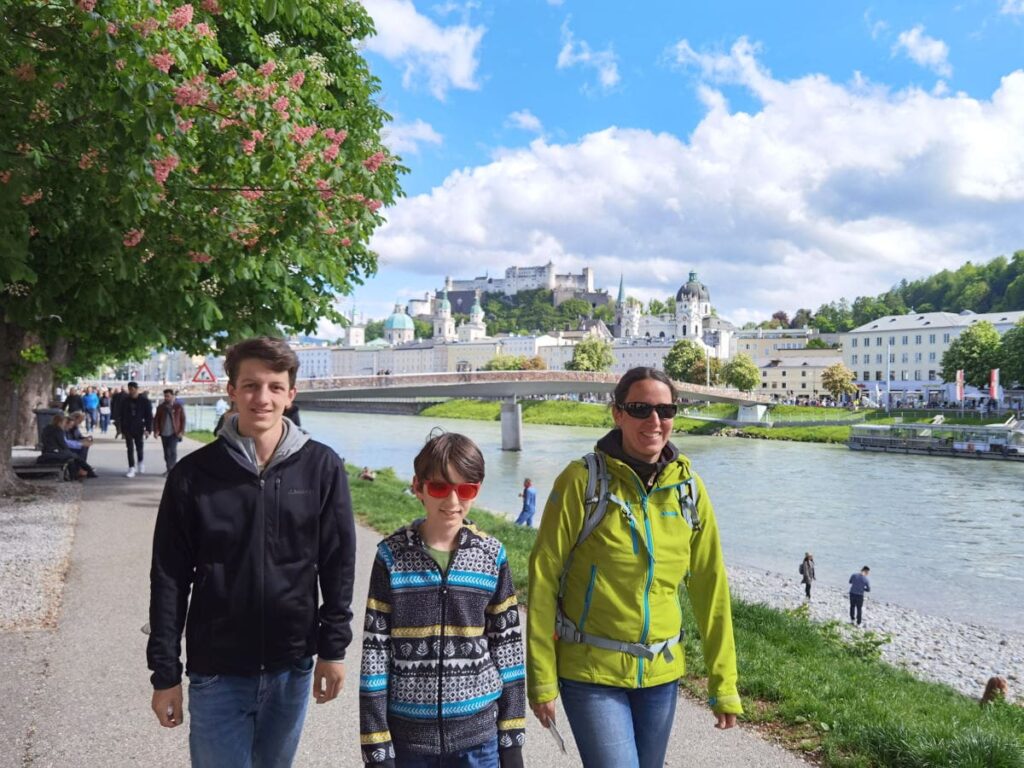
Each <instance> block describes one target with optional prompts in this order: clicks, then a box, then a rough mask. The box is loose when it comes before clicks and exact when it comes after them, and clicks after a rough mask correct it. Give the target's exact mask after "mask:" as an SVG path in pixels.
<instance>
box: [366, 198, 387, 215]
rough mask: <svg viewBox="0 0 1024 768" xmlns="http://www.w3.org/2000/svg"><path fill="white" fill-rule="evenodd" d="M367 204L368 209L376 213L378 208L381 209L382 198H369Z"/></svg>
mask: <svg viewBox="0 0 1024 768" xmlns="http://www.w3.org/2000/svg"><path fill="white" fill-rule="evenodd" d="M365 205H366V210H368V211H369V212H370V213H376V212H377V211H378V210H380V207H381V206H382V205H383V203H382V202H381V201H380V200H367V201H366V203H365Z"/></svg>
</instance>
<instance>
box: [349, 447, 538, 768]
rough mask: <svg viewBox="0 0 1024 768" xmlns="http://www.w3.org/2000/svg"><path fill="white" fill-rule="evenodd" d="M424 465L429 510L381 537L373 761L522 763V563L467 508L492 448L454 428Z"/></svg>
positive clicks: (366, 727) (401, 765)
mask: <svg viewBox="0 0 1024 768" xmlns="http://www.w3.org/2000/svg"><path fill="white" fill-rule="evenodd" d="M413 466H414V472H415V474H414V476H413V481H412V487H413V492H414V493H415V494H416V497H417V498H418V499H419V500H420V502H421V503H422V504H423V508H424V510H425V511H426V517H425V518H423V519H419V520H415V521H413V522H412V523H410V524H409V525H405V526H403V527H401V528H399V529H398V530H397V531H395V532H394V533H392V534H391V535H390V536H388V537H387V538H386V539H384V540H383V541H382V542H381V543H380V544H379V545H378V547H377V557H376V559H375V560H374V563H373V570H372V572H371V574H370V588H369V592H368V596H367V599H366V621H365V627H366V631H365V633H364V635H363V663H362V673H361V675H360V678H359V721H360V725H359V731H360V736H361V738H360V741H361V743H362V749H363V760H364V762H366V763H368V764H370V765H373V766H380V767H381V768H430V767H431V766H440V765H444V766H450V768H499V766H500V768H522V765H523V755H522V751H523V744H524V743H525V735H526V732H525V728H526V721H525V715H526V691H525V678H526V669H525V667H524V665H523V641H522V629H521V625H520V618H519V609H518V607H517V605H516V592H515V587H514V586H513V584H512V572H511V570H510V569H509V564H508V555H507V554H506V552H505V547H504V545H503V544H502V543H501V542H500V541H498V540H497V539H496V538H494V537H492V536H489V535H487V534H486V533H484V532H483V531H481V530H479V529H478V528H477V527H476V526H475V525H473V523H472V522H471V521H469V520H467V519H466V515H468V514H469V511H470V509H471V508H472V506H473V499H475V498H476V497H477V494H478V493H479V492H480V484H481V483H482V482H483V479H484V457H483V455H482V454H481V453H480V449H479V448H478V447H477V445H476V443H474V442H473V441H472V440H470V439H469V438H468V437H466V436H465V435H460V434H456V433H454V432H443V433H441V434H436V435H434V436H433V437H431V438H430V439H429V440H427V443H426V445H424V446H423V448H422V449H421V450H420V452H419V454H418V455H417V456H416V458H415V459H414V461H413ZM438 617H441V623H440V624H438V623H437V622H438ZM453 641H454V642H453Z"/></svg>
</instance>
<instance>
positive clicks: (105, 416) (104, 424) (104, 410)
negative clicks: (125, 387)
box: [99, 389, 111, 435]
mask: <svg viewBox="0 0 1024 768" xmlns="http://www.w3.org/2000/svg"><path fill="white" fill-rule="evenodd" d="M110 406H111V401H110V392H108V391H107V390H106V389H104V390H103V391H102V392H100V407H99V411H100V432H102V433H103V434H104V435H105V434H107V429H108V428H109V427H110Z"/></svg>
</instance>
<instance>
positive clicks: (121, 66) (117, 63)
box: [114, 59, 128, 72]
mask: <svg viewBox="0 0 1024 768" xmlns="http://www.w3.org/2000/svg"><path fill="white" fill-rule="evenodd" d="M127 63H128V62H126V61H125V60H124V59H118V60H117V61H115V62H114V69H116V70H117V71H118V72H120V71H121V70H122V69H124V67H125V65H126V64H127Z"/></svg>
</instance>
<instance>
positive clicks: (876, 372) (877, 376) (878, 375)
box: [875, 371, 882, 381]
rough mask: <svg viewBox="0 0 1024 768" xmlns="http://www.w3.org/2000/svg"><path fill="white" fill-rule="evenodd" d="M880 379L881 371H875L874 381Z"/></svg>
mask: <svg viewBox="0 0 1024 768" xmlns="http://www.w3.org/2000/svg"><path fill="white" fill-rule="evenodd" d="M881 380H882V372H881V371H875V381H881Z"/></svg>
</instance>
